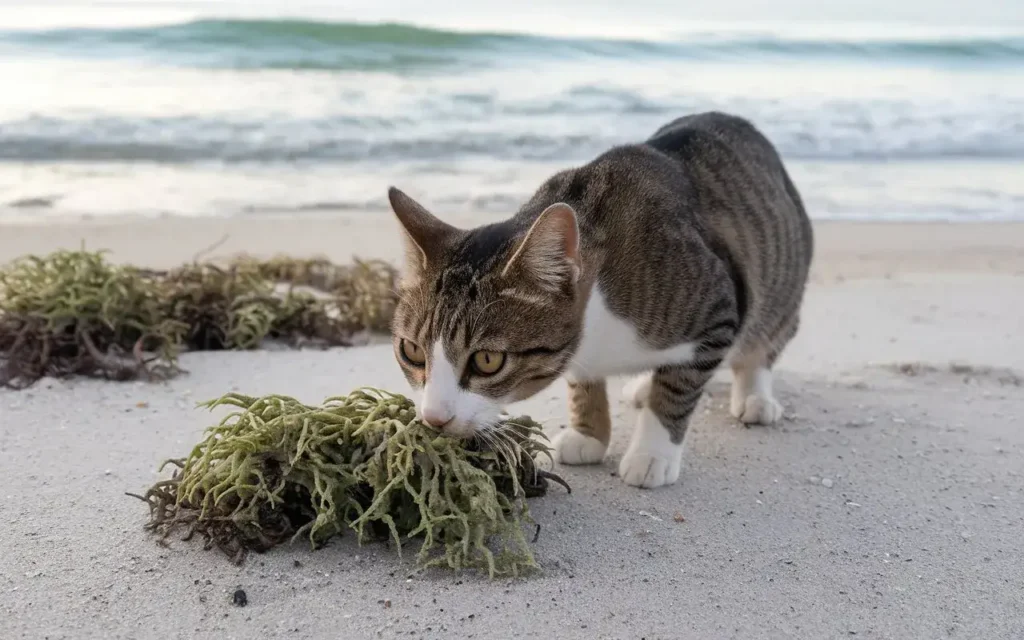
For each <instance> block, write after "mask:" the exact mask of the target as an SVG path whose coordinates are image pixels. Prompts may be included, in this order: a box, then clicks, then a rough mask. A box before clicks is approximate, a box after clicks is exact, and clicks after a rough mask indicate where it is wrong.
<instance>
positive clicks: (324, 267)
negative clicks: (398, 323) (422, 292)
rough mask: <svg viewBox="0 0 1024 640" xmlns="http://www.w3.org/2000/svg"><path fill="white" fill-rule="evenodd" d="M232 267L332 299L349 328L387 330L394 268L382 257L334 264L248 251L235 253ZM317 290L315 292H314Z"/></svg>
mask: <svg viewBox="0 0 1024 640" xmlns="http://www.w3.org/2000/svg"><path fill="white" fill-rule="evenodd" d="M231 265H232V267H235V268H246V269H252V270H255V271H256V272H257V273H259V275H260V276H261V277H262V278H264V279H266V280H269V281H272V282H276V283H288V284H290V285H293V286H294V287H296V288H297V289H296V288H293V289H290V291H293V292H294V291H296V290H298V291H300V292H306V293H309V289H312V290H313V293H314V297H316V298H321V299H322V298H323V297H324V295H323V294H327V296H328V297H329V298H330V299H332V300H333V301H334V303H335V307H334V317H336V318H338V319H339V320H340V321H341V326H342V327H344V328H345V329H346V330H348V331H350V332H357V331H363V330H367V331H372V332H386V331H388V330H390V325H391V318H392V317H393V316H394V313H395V306H396V305H397V304H398V292H397V291H398V285H397V281H398V271H397V270H396V269H395V267H393V266H392V265H390V264H388V263H387V262H384V261H382V260H361V259H359V258H354V259H353V261H352V264H345V265H339V264H334V263H332V262H331V261H330V260H328V259H327V258H323V257H316V258H307V259H301V258H292V257H289V256H282V255H278V256H273V257H271V258H269V259H267V260H258V259H256V258H253V257H252V256H248V255H241V256H237V257H236V258H235V259H234V260H232V262H231ZM317 294H319V295H317Z"/></svg>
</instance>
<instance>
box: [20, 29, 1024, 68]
mask: <svg viewBox="0 0 1024 640" xmlns="http://www.w3.org/2000/svg"><path fill="white" fill-rule="evenodd" d="M33 51H35V52H42V53H49V54H58V55H66V56H74V57H114V58H118V57H145V58H148V59H150V60H158V61H160V62H164V63H172V64H179V65H186V66H189V65H192V66H202V67H229V68H243V69H260V68H269V69H278V68H291V69H325V70H368V71H374V70H377V71H403V70H410V69H416V68H424V67H427V68H429V67H441V68H445V67H452V66H459V65H472V64H485V65H486V64H498V63H507V62H508V60H509V56H510V55H511V56H520V57H539V58H544V59H551V58H565V57H580V56H583V57H594V56H596V57H607V58H626V59H635V58H638V57H643V56H650V57H656V58H679V59H720V60H744V59H750V58H751V57H761V58H773V57H775V58H778V57H781V58H796V59H800V58H810V59H814V58H828V59H835V58H838V59H854V60H857V59H863V60H876V61H877V60H893V61H901V60H905V61H917V62H928V61H933V62H939V63H944V62H956V61H975V62H985V61H992V62H1009V63H1013V62H1019V61H1022V60H1024V33H1018V34H1009V35H1006V34H1003V35H984V36H982V35H978V36H962V37H959V36H958V37H954V36H935V37H902V38H901V37H886V38H859V39H858V38H852V37H839V36H837V37H818V36H814V37H803V36H799V35H791V34H789V35H777V34H770V33H769V34H742V33H732V34H730V33H722V34H704V35H701V34H690V35H687V36H681V37H680V38H677V39H660V40H623V39H604V38H568V37H552V36H540V35H530V34H516V33H500V32H469V31H452V30H443V29H431V28H425V27H418V26H413V25H408V24H398V23H388V24H364V23H351V22H318V21H309V20H210V19H206V20H196V21H192V22H186V23H181V24H171V25H163V26H150V27H127V28H66V29H51V30H41V31H25V30H13V31H12V30H7V31H4V30H0V53H3V52H7V53H14V54H20V55H23V54H25V53H26V52H33Z"/></svg>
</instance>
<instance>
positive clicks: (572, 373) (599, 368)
mask: <svg viewBox="0 0 1024 640" xmlns="http://www.w3.org/2000/svg"><path fill="white" fill-rule="evenodd" d="M694 349H695V345H694V344H693V343H691V342H684V343H682V344H678V345H674V346H672V347H669V348H668V349H652V348H651V347H649V346H647V345H645V344H644V343H643V342H642V341H641V340H640V336H639V335H638V334H637V331H636V329H635V328H634V327H633V325H632V324H630V323H629V322H627V321H626V320H624V319H622V318H620V317H618V316H616V315H615V314H613V313H612V312H611V310H610V309H609V308H608V305H607V303H606V302H605V297H604V294H603V293H602V292H601V290H600V289H598V288H597V287H596V286H595V287H594V290H593V291H592V292H591V294H590V299H589V300H588V301H587V308H586V310H585V311H584V316H583V338H582V339H581V341H580V346H579V349H577V350H576V354H575V355H574V356H573V359H572V361H571V362H570V363H569V366H568V368H567V369H566V374H565V375H566V377H568V378H570V379H574V380H596V379H599V378H605V377H608V376H614V375H622V374H631V373H640V372H644V371H650V370H652V369H656V368H658V367H661V366H664V365H668V364H681V363H684V362H689V361H690V360H692V359H693V355H694Z"/></svg>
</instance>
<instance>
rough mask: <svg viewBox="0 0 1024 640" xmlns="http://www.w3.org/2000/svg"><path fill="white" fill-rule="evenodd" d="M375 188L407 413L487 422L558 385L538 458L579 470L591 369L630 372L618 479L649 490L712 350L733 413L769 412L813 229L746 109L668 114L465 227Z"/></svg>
mask: <svg viewBox="0 0 1024 640" xmlns="http://www.w3.org/2000/svg"><path fill="white" fill-rule="evenodd" d="M388 197H389V200H390V203H391V208H392V209H393V211H394V213H395V215H396V217H397V218H398V221H399V223H400V226H401V228H402V229H403V230H404V233H403V234H402V235H403V237H404V246H405V254H406V256H405V266H404V268H403V269H402V271H401V274H402V275H401V280H400V285H399V291H400V302H399V303H398V306H397V309H396V312H395V317H394V321H393V342H394V349H395V356H396V358H397V360H398V362H399V363H400V365H401V367H402V370H403V372H404V374H405V376H406V378H407V379H408V381H409V383H410V384H411V385H412V387H413V388H414V389H417V390H420V391H422V396H421V397H420V399H419V401H418V402H417V407H418V412H419V415H420V417H421V418H422V419H423V420H424V421H425V422H427V423H428V424H430V425H433V426H434V427H436V428H438V429H440V430H441V431H442V432H444V433H448V434H451V435H453V436H457V437H469V436H471V435H473V434H474V433H475V432H477V431H478V430H482V431H487V430H489V429H493V428H495V425H496V424H498V420H499V415H500V414H501V412H502V410H503V407H504V406H505V405H506V404H507V403H511V402H516V401H520V400H524V399H526V398H529V397H530V396H533V395H535V394H536V393H538V392H539V391H541V390H542V389H544V388H545V387H547V386H548V385H549V384H551V383H552V382H553V381H554V380H555V379H557V378H559V377H564V378H565V379H566V380H567V381H568V385H569V407H570V425H569V428H568V429H565V430H563V431H561V432H560V433H559V434H558V435H557V436H556V438H555V439H554V440H553V442H552V444H553V447H554V457H555V459H556V460H557V461H558V462H560V463H561V464H567V465H575V464H594V463H599V462H601V461H602V460H603V459H604V457H605V454H606V452H607V450H608V443H609V441H610V436H611V419H610V413H609V405H608V395H607V389H606V383H605V379H606V378H607V377H610V376H617V375H626V374H632V375H636V374H641V375H640V377H638V378H636V379H635V380H634V381H633V382H632V383H631V384H630V385H628V392H629V394H630V395H631V400H632V402H633V403H634V404H635V405H636V406H637V407H638V408H639V413H638V416H637V418H636V426H635V429H634V431H633V434H632V437H631V440H630V443H629V446H628V448H627V449H626V452H625V454H624V455H623V457H622V458H621V461H620V463H619V476H620V477H621V479H622V480H623V481H624V482H626V483H627V484H629V485H632V486H636V487H646V488H654V487H658V486H662V485H667V484H672V483H675V482H676V481H677V480H678V478H679V475H680V469H681V464H682V457H683V443H684V436H685V435H686V430H687V426H688V424H689V422H690V419H691V416H692V414H693V412H694V408H695V407H696V405H697V402H698V400H700V398H701V396H702V394H703V391H704V387H705V385H706V383H707V382H708V381H709V379H710V378H711V377H712V375H713V374H714V372H715V371H716V369H717V368H718V367H719V365H720V364H721V363H722V362H723V360H726V359H727V362H728V365H729V366H730V367H731V369H732V372H733V382H732V391H731V401H730V411H731V413H732V415H733V416H735V417H736V418H738V419H739V420H740V421H742V422H744V423H762V424H770V423H773V422H775V421H777V420H779V419H780V418H781V417H782V414H783V408H782V406H781V405H780V403H779V402H778V401H777V400H776V399H775V397H774V395H773V392H772V367H773V365H774V364H775V362H776V360H777V358H778V357H779V354H780V353H781V352H782V350H783V348H784V347H785V346H786V344H787V343H788V342H789V341H790V340H791V339H792V337H793V336H794V334H795V333H796V331H797V326H798V323H799V311H800V306H801V303H802V299H803V293H804V289H805V285H806V281H807V276H808V270H809V267H810V263H811V258H812V254H813V250H814V241H813V233H812V229H811V223H810V221H809V219H808V217H807V213H806V211H805V209H804V205H803V203H802V201H801V198H800V195H799V194H798V193H797V190H796V187H795V186H794V185H793V183H792V181H791V180H790V178H789V176H788V174H787V172H786V170H785V168H784V167H783V163H782V160H781V158H780V157H779V154H778V153H777V151H776V150H775V148H774V147H773V145H772V144H771V143H770V142H769V141H768V139H767V138H765V137H764V135H762V134H761V133H760V132H759V131H758V130H757V129H756V128H755V127H754V126H753V125H752V124H751V123H749V122H748V121H746V120H744V119H742V118H740V117H737V116H733V115H728V114H724V113H719V112H708V113H701V114H695V115H690V116H686V117H682V118H679V119H677V120H674V121H672V122H670V123H669V124H667V125H665V126H664V127H662V128H661V129H659V130H658V131H657V132H655V134H654V135H653V136H652V137H651V138H650V139H648V140H647V141H646V142H643V143H640V144H633V145H624V146H618V147H615V148H612V149H611V150H609V151H607V152H605V153H604V154H602V155H600V156H599V157H597V158H596V159H594V160H593V161H591V162H590V163H588V164H585V165H583V166H580V167H577V168H572V169H568V170H565V171H562V172H560V173H557V174H556V175H554V176H553V177H551V178H550V179H549V180H547V181H546V182H545V183H544V184H543V185H542V186H541V187H540V188H539V189H538V190H537V192H536V193H535V194H534V195H533V197H532V198H531V199H530V200H529V201H528V202H526V204H525V205H523V206H522V208H521V209H520V210H519V212H518V213H516V214H515V215H513V216H512V217H511V218H509V219H506V220H503V221H501V222H495V223H492V224H487V225H484V226H480V227H477V228H474V229H468V230H466V229H459V228H456V227H453V226H451V225H449V224H447V223H445V222H443V221H441V220H440V219H438V218H437V217H435V216H434V215H432V214H431V213H429V212H428V211H427V210H426V209H425V208H424V207H423V206H421V205H420V204H419V203H417V202H416V201H415V200H413V199H412V198H410V197H409V196H408V195H406V194H405V193H403V192H402V191H400V190H398V189H396V188H394V187H391V188H389V190H388Z"/></svg>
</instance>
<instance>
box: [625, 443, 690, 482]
mask: <svg viewBox="0 0 1024 640" xmlns="http://www.w3.org/2000/svg"><path fill="white" fill-rule="evenodd" d="M681 468H682V455H681V454H676V453H662V454H658V453H650V452H648V451H627V452H626V455H624V456H623V457H622V461H621V462H619V476H620V477H621V478H622V481H623V482H625V483H626V484H628V485H630V486H633V487H640V488H643V489H654V488H655V487H662V486H664V485H666V484H675V482H676V481H677V480H679V471H680V469H681Z"/></svg>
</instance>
